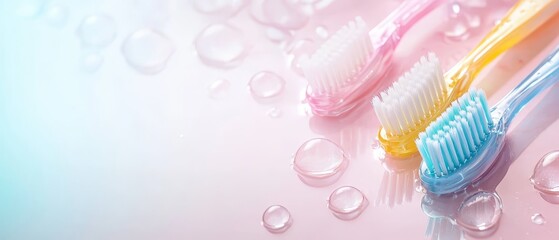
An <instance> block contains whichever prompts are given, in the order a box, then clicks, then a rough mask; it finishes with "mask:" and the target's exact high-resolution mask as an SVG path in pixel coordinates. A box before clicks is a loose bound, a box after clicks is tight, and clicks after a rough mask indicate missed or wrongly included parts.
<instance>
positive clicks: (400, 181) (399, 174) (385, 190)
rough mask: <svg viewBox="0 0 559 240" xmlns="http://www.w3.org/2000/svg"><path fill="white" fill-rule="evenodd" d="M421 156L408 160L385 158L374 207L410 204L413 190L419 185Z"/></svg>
mask: <svg viewBox="0 0 559 240" xmlns="http://www.w3.org/2000/svg"><path fill="white" fill-rule="evenodd" d="M420 163H421V156H420V155H416V156H413V157H411V158H408V159H394V158H390V157H387V158H386V159H384V161H383V162H382V165H383V167H384V169H385V170H384V173H383V175H382V182H381V185H380V188H379V192H378V195H377V199H376V202H375V203H376V205H377V206H378V205H382V204H386V205H388V206H389V207H394V206H395V205H401V204H402V203H404V202H411V200H412V197H413V194H414V190H415V188H416V187H417V186H416V184H419V181H418V179H419V172H418V168H419V164H420Z"/></svg>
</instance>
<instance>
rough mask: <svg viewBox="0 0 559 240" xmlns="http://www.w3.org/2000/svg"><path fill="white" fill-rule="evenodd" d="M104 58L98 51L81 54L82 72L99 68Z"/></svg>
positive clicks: (91, 71) (94, 70)
mask: <svg viewBox="0 0 559 240" xmlns="http://www.w3.org/2000/svg"><path fill="white" fill-rule="evenodd" d="M103 61H104V58H103V56H102V55H101V54H99V53H88V54H85V55H83V56H82V59H81V68H82V70H83V71H84V72H88V73H93V72H96V71H97V70H99V68H100V67H101V65H102V64H103Z"/></svg>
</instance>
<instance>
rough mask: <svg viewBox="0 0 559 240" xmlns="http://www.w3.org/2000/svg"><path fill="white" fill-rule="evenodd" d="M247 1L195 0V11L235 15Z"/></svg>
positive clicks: (193, 2)
mask: <svg viewBox="0 0 559 240" xmlns="http://www.w3.org/2000/svg"><path fill="white" fill-rule="evenodd" d="M247 2H248V1H247V0H193V1H192V4H193V6H194V9H195V10H196V11H198V12H200V13H204V14H220V15H233V14H235V13H237V12H238V11H239V10H240V9H242V8H243V7H244V6H245V5H246V4H247Z"/></svg>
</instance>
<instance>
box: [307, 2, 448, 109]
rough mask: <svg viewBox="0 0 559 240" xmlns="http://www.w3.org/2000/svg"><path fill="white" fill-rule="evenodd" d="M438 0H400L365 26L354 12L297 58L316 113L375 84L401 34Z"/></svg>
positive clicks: (340, 105)
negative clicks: (374, 22) (378, 20)
mask: <svg viewBox="0 0 559 240" xmlns="http://www.w3.org/2000/svg"><path fill="white" fill-rule="evenodd" d="M442 2H443V1H442V0H415V1H405V2H403V3H402V4H401V5H400V6H399V7H398V8H397V9H396V10H395V11H393V12H392V13H391V14H390V15H389V16H388V17H387V18H385V19H384V20H383V21H382V22H381V23H379V24H378V25H377V26H376V27H375V28H373V29H372V30H371V31H368V30H369V28H368V27H367V25H366V24H365V21H363V19H362V18H361V17H359V16H358V17H356V18H355V20H354V21H350V22H349V23H348V24H346V25H345V26H344V27H342V28H341V29H340V30H338V31H337V32H336V33H335V34H333V35H332V37H330V38H329V39H328V40H327V41H326V42H324V43H323V44H322V45H321V46H320V47H319V48H318V50H317V51H316V52H314V53H313V54H312V55H311V56H307V57H306V58H305V57H303V58H302V59H301V67H302V69H303V73H304V76H305V77H306V79H307V81H308V83H309V85H308V87H307V93H306V94H307V101H308V103H309V105H310V106H311V109H312V111H313V113H314V114H315V115H317V116H330V117H334V116H340V115H342V114H344V113H346V112H348V111H350V110H351V109H353V108H354V107H355V106H357V105H358V104H359V103H361V101H360V99H362V97H364V96H366V95H367V94H369V93H370V92H371V91H372V90H373V89H374V88H375V87H377V86H378V85H379V84H378V83H379V80H380V79H381V78H382V77H383V76H384V75H385V74H386V72H387V70H388V67H389V65H390V64H391V59H392V53H393V52H394V50H395V48H396V47H397V45H398V43H399V42H400V39H401V38H402V37H403V36H404V34H405V33H406V32H407V31H408V30H409V29H410V28H411V27H412V26H413V25H414V24H415V23H416V22H418V21H419V20H420V19H422V18H423V17H424V16H426V15H427V14H428V13H429V12H431V11H432V10H433V9H435V8H436V7H437V6H438V5H439V4H441V3H442Z"/></svg>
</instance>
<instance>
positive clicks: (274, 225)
mask: <svg viewBox="0 0 559 240" xmlns="http://www.w3.org/2000/svg"><path fill="white" fill-rule="evenodd" d="M292 223H293V219H292V218H291V214H290V213H289V211H288V210H287V209H286V208H285V207H283V206H281V205H272V206H270V207H268V208H267V209H266V211H264V214H263V215H262V226H264V228H266V230H268V231H269V232H271V233H283V232H285V231H287V229H289V227H291V224H292Z"/></svg>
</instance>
